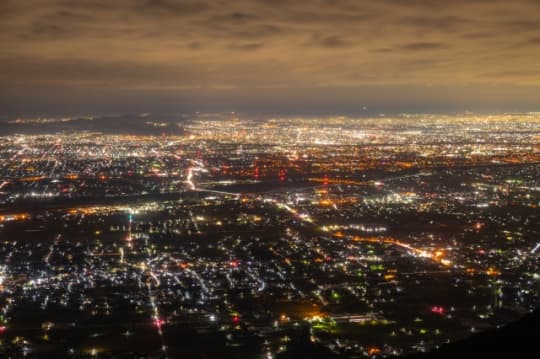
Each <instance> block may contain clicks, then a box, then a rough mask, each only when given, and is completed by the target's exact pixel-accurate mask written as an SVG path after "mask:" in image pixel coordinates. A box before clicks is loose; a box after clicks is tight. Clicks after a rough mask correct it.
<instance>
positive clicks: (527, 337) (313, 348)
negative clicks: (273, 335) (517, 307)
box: [277, 309, 540, 359]
mask: <svg viewBox="0 0 540 359" xmlns="http://www.w3.org/2000/svg"><path fill="white" fill-rule="evenodd" d="M293 358H294V359H308V358H309V359H334V358H342V357H341V356H339V355H336V354H333V353H332V352H331V351H329V350H327V349H325V348H323V347H321V346H318V345H315V344H312V343H311V342H309V339H308V338H307V337H305V336H303V337H297V338H295V340H294V341H293V343H292V346H291V347H290V349H289V350H288V351H287V352H285V353H282V354H280V355H278V356H277V359H293ZM398 358H399V359H456V358H520V359H536V358H540V309H537V310H536V311H534V312H533V313H530V314H527V315H526V316H525V317H523V318H522V319H520V320H518V321H516V322H513V323H510V324H508V325H507V326H505V327H502V328H499V329H496V330H491V331H486V332H483V333H478V334H475V335H472V336H471V337H469V338H468V339H465V340H461V341H457V342H454V343H450V344H445V345H443V346H441V347H440V348H439V349H437V350H435V351H433V352H430V353H416V354H410V355H407V356H405V357H398ZM398 358H395V359H398Z"/></svg>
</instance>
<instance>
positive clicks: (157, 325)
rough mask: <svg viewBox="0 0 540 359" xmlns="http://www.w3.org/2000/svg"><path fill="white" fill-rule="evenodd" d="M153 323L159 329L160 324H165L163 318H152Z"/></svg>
mask: <svg viewBox="0 0 540 359" xmlns="http://www.w3.org/2000/svg"><path fill="white" fill-rule="evenodd" d="M154 324H155V325H156V327H158V328H159V329H161V326H162V325H163V324H165V321H164V320H163V319H155V320H154Z"/></svg>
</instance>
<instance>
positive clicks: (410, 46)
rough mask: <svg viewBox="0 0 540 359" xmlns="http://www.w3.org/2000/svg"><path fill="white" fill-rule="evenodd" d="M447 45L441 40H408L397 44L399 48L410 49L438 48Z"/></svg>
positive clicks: (443, 47)
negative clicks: (408, 41)
mask: <svg viewBox="0 0 540 359" xmlns="http://www.w3.org/2000/svg"><path fill="white" fill-rule="evenodd" d="M447 47H448V45H447V44H445V43H442V42H410V43H407V44H403V45H400V46H399V48H400V49H403V50H411V51H424V50H440V49H445V48H447Z"/></svg>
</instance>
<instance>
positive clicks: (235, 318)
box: [232, 315, 240, 324]
mask: <svg viewBox="0 0 540 359" xmlns="http://www.w3.org/2000/svg"><path fill="white" fill-rule="evenodd" d="M232 322H233V323H234V324H238V323H240V317H239V316H238V315H234V316H233V317H232Z"/></svg>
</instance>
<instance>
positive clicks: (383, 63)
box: [0, 0, 540, 116]
mask: <svg viewBox="0 0 540 359" xmlns="http://www.w3.org/2000/svg"><path fill="white" fill-rule="evenodd" d="M0 44H1V50H0V115H3V116H11V115H53V114H86V113H92V114H103V113H134V112H146V111H148V112H163V113H166V112H182V111H232V110H235V111H245V112H254V113H306V114H308V113H309V114H317V113H320V114H325V113H359V114H362V113H371V112H373V113H381V112H383V113H394V112H453V111H465V110H472V111H488V112H490V111H491V112H498V111H534V110H540V1H538V0H522V1H521V0H518V1H510V0H507V1H497V0H441V1H436V0H377V1H361V0H334V1H331V0H316V1H312V0H306V1H300V0H259V1H256V0H234V1H233V0H230V1H218V0H215V1H212V0H193V1H187V0H186V1H184V0H154V1H152V0H133V1H128V0H115V1H112V0H103V1H84V0H72V1H71V0H32V1H22V0H1V1H0Z"/></svg>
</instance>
